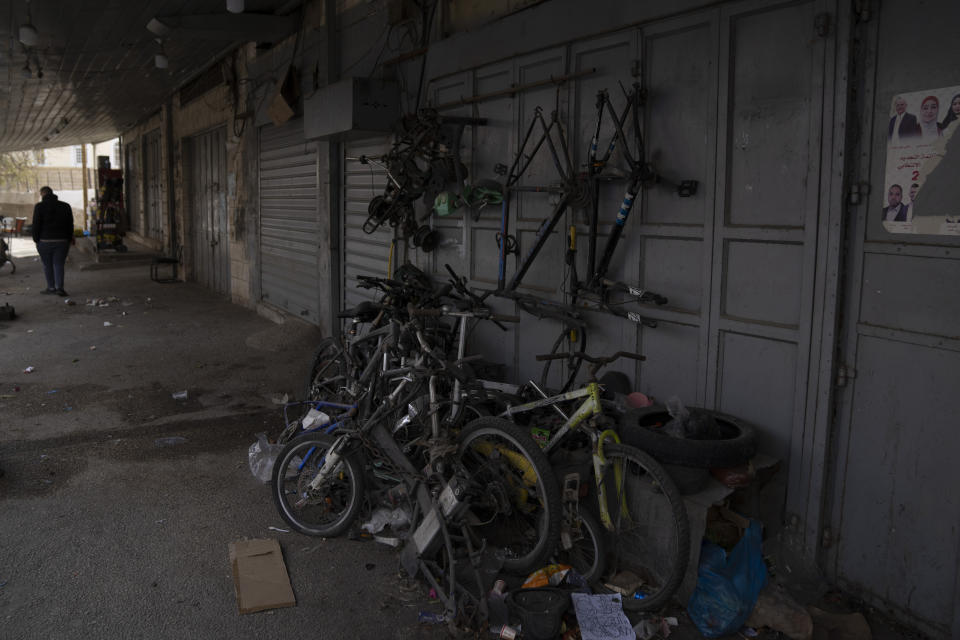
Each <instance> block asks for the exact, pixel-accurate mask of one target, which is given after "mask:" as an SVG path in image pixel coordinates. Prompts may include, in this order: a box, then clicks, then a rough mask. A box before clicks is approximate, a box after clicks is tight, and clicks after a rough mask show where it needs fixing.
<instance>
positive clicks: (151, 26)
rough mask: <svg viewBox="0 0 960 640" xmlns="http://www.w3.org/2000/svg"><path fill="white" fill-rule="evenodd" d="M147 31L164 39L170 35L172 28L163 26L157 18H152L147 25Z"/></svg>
mask: <svg viewBox="0 0 960 640" xmlns="http://www.w3.org/2000/svg"><path fill="white" fill-rule="evenodd" d="M147 31H149V32H150V33H152V34H153V35H155V36H160V37H163V36H165V35H167V34H168V33H170V27H168V26H167V25H165V24H163V23H162V22H160V21H159V20H157V19H156V18H150V22H148V23H147Z"/></svg>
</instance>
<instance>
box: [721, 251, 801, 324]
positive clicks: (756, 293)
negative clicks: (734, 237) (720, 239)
mask: <svg viewBox="0 0 960 640" xmlns="http://www.w3.org/2000/svg"><path fill="white" fill-rule="evenodd" d="M803 260H804V250H803V245H801V244H792V243H768V242H734V241H729V242H728V243H727V246H726V273H725V280H726V288H725V291H724V298H723V315H724V316H726V317H733V318H740V319H746V320H749V321H752V322H757V323H770V324H778V325H785V326H789V327H796V326H798V325H799V323H800V302H801V297H800V294H801V289H800V286H799V285H800V283H801V282H802V279H803Z"/></svg>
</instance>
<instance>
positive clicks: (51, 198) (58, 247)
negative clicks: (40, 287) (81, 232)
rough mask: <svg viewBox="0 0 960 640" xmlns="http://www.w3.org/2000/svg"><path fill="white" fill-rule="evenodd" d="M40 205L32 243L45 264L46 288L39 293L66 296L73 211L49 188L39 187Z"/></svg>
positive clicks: (36, 212) (35, 217)
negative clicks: (65, 277) (64, 268)
mask: <svg viewBox="0 0 960 640" xmlns="http://www.w3.org/2000/svg"><path fill="white" fill-rule="evenodd" d="M40 198H41V200H40V202H38V203H37V205H36V206H35V207H34V208H33V241H34V242H35V243H36V244H37V253H39V254H40V260H41V261H42V262H43V275H44V276H45V277H46V278H47V288H46V290H45V291H41V292H40V293H48V294H49V293H55V294H57V295H59V296H66V295H67V292H66V291H64V290H63V265H64V263H65V262H66V261H67V253H69V251H70V245H71V244H73V243H74V242H75V241H74V239H73V210H72V209H70V205H69V204H67V203H66V202H60V199H59V198H57V196H56V195H55V194H54V193H53V189H51V188H50V187H41V188H40Z"/></svg>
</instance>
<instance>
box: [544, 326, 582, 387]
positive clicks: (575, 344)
mask: <svg viewBox="0 0 960 640" xmlns="http://www.w3.org/2000/svg"><path fill="white" fill-rule="evenodd" d="M573 330H574V331H576V332H577V340H575V341H571V340H570V331H571V329H569V328H564V329H562V330H561V331H560V335H558V336H557V339H556V340H554V342H553V346H552V347H551V348H550V353H551V354H554V353H557V352H558V351H559V352H561V353H563V352H567V353H584V352H585V351H586V350H587V330H586V329H585V328H582V327H580V328H577V329H573ZM561 347H562V348H561ZM555 362H559V361H558V360H547V361H546V362H544V363H543V370H542V371H541V373H540V387H541V388H544V389H545V388H548V387H549V386H550V385H549V384H548V383H549V380H550V367H551V365H553V364H554V363H555ZM565 362H566V363H567V368H568V373H567V377H566V378H565V379H564V383H563V386H562V387H561V388H560V393H566V392H567V391H569V390H570V387H572V386H573V383H574V381H575V380H576V379H577V374H578V373H579V372H580V365H582V364H583V357H582V356H579V357H578V356H572V357H570V358H567V360H566V361H565Z"/></svg>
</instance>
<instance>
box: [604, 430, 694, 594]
mask: <svg viewBox="0 0 960 640" xmlns="http://www.w3.org/2000/svg"><path fill="white" fill-rule="evenodd" d="M603 453H604V459H605V462H604V470H603V478H602V482H603V483H604V488H605V490H606V496H607V504H608V505H609V509H610V517H611V520H612V523H613V530H612V531H610V532H609V535H608V539H609V540H610V542H611V549H610V554H609V557H608V561H609V564H608V566H607V575H606V576H604V578H603V579H602V580H600V581H598V583H597V589H598V590H600V591H607V592H611V591H619V592H620V593H622V594H623V598H622V602H623V608H624V609H628V610H631V611H651V610H655V609H659V608H660V607H662V606H663V605H665V604H666V603H667V601H668V600H670V598H672V597H673V595H674V593H676V591H677V589H679V588H680V583H681V582H683V577H684V575H685V574H686V570H687V563H688V562H689V560H690V523H689V521H688V519H687V510H686V507H685V506H684V504H683V498H682V497H681V496H680V492H679V491H678V490H677V487H676V485H674V483H673V480H671V479H670V476H669V475H667V472H666V471H665V470H664V469H663V467H662V466H661V465H660V463H658V462H657V461H656V460H654V459H653V457H651V456H650V455H648V454H646V453H644V452H643V451H640V450H639V449H636V448H635V447H631V446H628V445H618V444H607V445H606V446H604V452H603ZM617 467H619V468H620V481H619V484H618V482H617V478H616V476H617V474H616V473H615V470H616V468H617ZM613 585H619V587H618V588H615V587H614V586H613Z"/></svg>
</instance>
